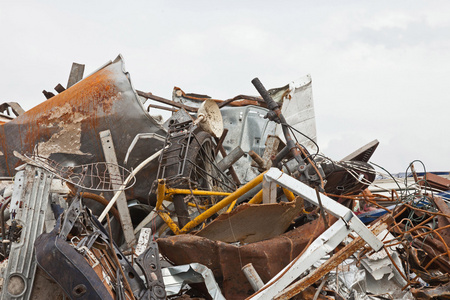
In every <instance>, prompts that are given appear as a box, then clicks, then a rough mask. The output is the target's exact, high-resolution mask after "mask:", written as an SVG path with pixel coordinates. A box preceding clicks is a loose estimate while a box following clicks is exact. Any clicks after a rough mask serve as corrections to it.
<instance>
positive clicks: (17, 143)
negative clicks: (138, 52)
mask: <svg viewBox="0 0 450 300" xmlns="http://www.w3.org/2000/svg"><path fill="white" fill-rule="evenodd" d="M107 129H108V130H110V131H111V135H112V137H113V141H114V145H115V147H116V149H115V151H116V156H117V159H118V162H119V164H121V163H122V162H123V160H124V158H125V155H126V152H127V149H128V146H129V145H130V143H131V141H132V140H133V138H134V137H135V136H136V135H137V134H138V133H146V132H147V133H158V134H160V135H163V136H165V130H164V129H163V128H162V127H161V126H160V125H159V124H158V123H157V122H156V121H155V120H154V119H153V118H152V117H150V116H149V115H148V114H147V112H146V111H145V110H144V108H143V106H142V104H141V103H140V100H139V99H138V97H137V95H136V94H135V91H134V90H133V88H132V86H131V83H130V81H129V78H128V74H127V73H124V72H123V62H122V60H121V59H118V60H116V61H115V62H114V63H112V64H110V65H108V66H107V67H105V68H103V69H101V70H99V71H97V72H96V73H94V74H93V75H91V76H89V77H87V78H85V79H84V80H82V81H80V82H78V83H77V84H76V85H74V86H72V87H71V88H69V89H67V90H65V91H64V92H62V93H60V94H58V95H56V96H54V97H52V98H50V99H48V100H46V101H44V102H42V103H41V104H39V105H37V106H36V107H34V108H32V109H30V110H29V111H27V112H25V113H23V114H21V115H20V116H18V117H17V118H15V119H14V120H12V121H10V122H8V123H6V124H2V125H0V176H13V175H14V173H15V170H14V168H15V167H17V166H18V165H19V164H20V161H19V159H17V158H16V157H14V155H13V151H17V152H19V153H21V154H27V153H28V154H31V153H33V152H34V153H37V154H38V155H40V156H44V157H48V158H50V159H52V160H55V161H56V162H58V163H60V164H62V165H81V164H86V163H95V162H103V161H105V159H104V155H103V149H102V146H101V140H100V137H99V132H101V131H104V130H107ZM161 147H162V143H161V142H155V141H153V140H150V141H146V144H145V142H143V144H138V145H137V147H135V150H133V152H132V153H131V155H130V160H129V162H128V164H127V165H126V166H125V165H124V167H125V168H127V169H130V168H132V167H135V166H136V165H137V164H138V163H139V162H141V161H142V160H144V159H145V158H147V157H148V156H150V155H151V154H153V153H154V152H156V151H157V150H159V149H160V148H161ZM156 163H157V162H155V165H150V166H149V168H150V169H153V170H152V171H151V172H150V171H148V170H147V171H145V170H144V171H143V176H147V177H148V179H147V180H141V181H142V183H141V186H136V187H135V188H134V189H133V190H130V191H129V192H128V196H129V197H130V198H140V199H145V200H146V199H147V196H148V191H149V189H150V185H151V181H152V178H153V177H155V176H156V175H152V174H153V173H156V168H157V166H156ZM146 172H148V174H146ZM138 182H139V181H138ZM149 182H150V183H149ZM138 185H139V184H138Z"/></svg>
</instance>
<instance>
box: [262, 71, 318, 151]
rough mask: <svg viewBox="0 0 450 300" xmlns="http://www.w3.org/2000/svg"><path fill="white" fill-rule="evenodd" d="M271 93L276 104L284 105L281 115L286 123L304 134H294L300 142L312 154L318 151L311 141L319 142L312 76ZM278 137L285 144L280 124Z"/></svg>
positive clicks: (270, 91)
mask: <svg viewBox="0 0 450 300" xmlns="http://www.w3.org/2000/svg"><path fill="white" fill-rule="evenodd" d="M269 93H270V94H271V95H272V97H273V100H274V101H275V102H281V103H282V107H281V113H282V114H283V116H284V117H285V118H286V122H287V123H288V124H289V125H291V126H292V127H294V128H295V129H297V130H299V131H300V132H301V133H303V134H304V135H302V134H300V133H298V132H295V131H294V133H293V134H294V136H295V138H296V139H297V140H298V142H299V143H300V144H301V145H303V146H305V147H306V148H307V149H308V150H309V151H311V152H315V151H317V148H316V146H315V145H314V143H313V142H312V141H311V140H313V141H314V142H317V132H316V116H315V112H314V101H313V94H312V79H311V75H309V74H308V75H306V76H303V77H302V78H300V79H298V80H295V81H292V82H290V83H289V84H287V85H286V86H284V87H281V88H278V89H271V90H269ZM276 135H277V136H279V137H281V139H282V140H283V141H284V142H285V140H284V135H283V132H282V128H281V125H279V124H277V127H276ZM305 135H306V136H308V137H309V138H310V139H311V140H310V139H308V138H307V137H305Z"/></svg>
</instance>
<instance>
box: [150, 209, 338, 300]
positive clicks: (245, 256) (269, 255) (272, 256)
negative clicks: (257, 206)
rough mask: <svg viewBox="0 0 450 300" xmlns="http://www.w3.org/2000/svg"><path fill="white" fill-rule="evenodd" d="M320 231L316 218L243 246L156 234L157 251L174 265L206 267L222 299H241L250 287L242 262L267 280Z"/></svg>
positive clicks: (321, 231)
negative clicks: (275, 235)
mask: <svg viewBox="0 0 450 300" xmlns="http://www.w3.org/2000/svg"><path fill="white" fill-rule="evenodd" d="M332 219H333V220H332V221H333V222H334V221H335V220H336V219H335V218H332ZM316 228H317V229H316ZM323 232H324V225H323V222H322V220H320V219H318V220H315V221H313V222H310V223H307V224H305V225H303V226H301V227H299V228H296V229H294V230H291V231H289V232H287V233H285V234H283V235H280V236H278V237H275V238H273V239H269V240H265V241H261V242H257V243H251V244H247V245H244V246H235V245H231V244H227V243H223V242H217V241H212V240H209V239H207V238H203V237H198V236H193V235H177V236H173V237H169V238H160V239H158V240H157V242H158V245H159V250H160V251H161V253H162V254H163V255H164V256H166V257H167V258H168V259H169V260H170V261H172V262H173V263H175V265H184V264H190V263H194V262H198V263H201V264H203V265H205V266H207V267H208V268H210V269H211V270H212V271H213V273H214V277H215V278H216V280H217V281H218V282H219V284H221V285H222V291H223V294H224V296H225V298H226V299H245V298H246V297H248V296H250V295H251V294H253V293H254V291H253V289H252V287H251V285H250V283H248V281H247V279H246V278H245V275H244V273H243V272H242V271H241V268H242V267H243V266H244V265H246V264H248V263H252V264H253V266H254V267H255V269H256V271H257V272H258V274H259V275H260V277H261V279H262V280H263V282H267V281H269V280H270V279H271V278H272V277H273V276H275V275H276V274H278V272H280V271H281V270H282V269H283V268H284V267H285V266H286V265H287V264H289V263H290V262H291V261H292V260H293V259H294V258H295V257H297V256H298V255H299V254H300V253H301V251H302V250H303V249H304V248H305V246H306V245H307V244H308V242H309V239H310V238H312V239H316V238H317V237H318V236H319V235H320V234H321V233H323Z"/></svg>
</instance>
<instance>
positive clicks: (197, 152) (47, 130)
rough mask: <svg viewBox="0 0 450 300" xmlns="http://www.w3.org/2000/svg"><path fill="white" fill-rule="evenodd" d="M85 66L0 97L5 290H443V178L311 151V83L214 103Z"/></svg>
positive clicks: (116, 69) (446, 235) (449, 250)
mask: <svg viewBox="0 0 450 300" xmlns="http://www.w3.org/2000/svg"><path fill="white" fill-rule="evenodd" d="M83 72H84V65H79V64H75V63H74V65H73V66H72V70H71V74H70V77H69V82H68V84H67V88H64V87H63V86H62V85H61V84H58V86H57V87H56V88H55V90H56V91H57V92H58V93H57V94H56V95H55V94H53V93H52V92H47V91H44V95H45V96H46V97H47V100H46V101H44V102H43V103H41V104H39V105H37V106H36V107H34V108H32V109H30V110H28V111H23V110H22V109H21V108H20V106H19V105H18V104H17V103H11V102H10V103H4V104H2V105H1V106H0V123H1V125H0V126H1V130H0V173H1V174H0V177H1V187H0V204H1V209H0V223H1V224H0V225H1V242H2V243H1V246H0V257H1V261H2V262H1V264H2V265H1V268H2V271H1V276H0V277H1V279H0V281H1V284H0V285H1V295H2V296H1V299H191V298H192V299H450V277H449V274H450V209H449V206H448V199H449V198H448V196H447V195H448V193H447V191H448V190H449V189H450V180H449V179H448V174H440V175H436V174H434V173H423V174H418V173H416V172H415V170H414V164H411V165H410V166H409V167H408V170H410V172H408V170H407V173H406V174H405V176H404V177H403V178H399V177H394V176H391V175H390V174H388V175H389V176H390V177H386V176H387V175H386V174H382V173H380V172H379V171H377V170H376V169H375V168H374V167H373V166H372V164H370V163H369V160H370V158H371V156H372V154H373V153H374V151H375V149H376V148H377V146H378V141H376V140H375V141H373V142H371V143H369V144H367V145H366V146H364V147H362V148H360V149H358V150H356V151H355V152H353V153H351V154H350V155H348V156H347V157H345V158H344V159H342V160H332V159H330V158H328V157H326V156H325V155H323V154H322V153H320V152H319V147H318V145H317V142H316V131H315V118H314V107H313V101H312V86H311V78H310V76H306V77H304V78H302V79H300V80H298V81H295V82H292V83H290V84H288V85H286V86H284V87H281V88H276V89H271V90H269V91H267V90H266V89H265V88H264V86H263V85H262V83H261V82H260V81H259V80H258V79H257V78H255V79H254V80H253V81H252V84H253V85H254V86H255V88H256V90H257V91H258V92H259V94H260V95H261V97H259V96H258V97H255V96H246V95H238V96H236V97H234V98H231V99H228V100H224V101H222V100H215V99H211V98H210V97H208V96H205V95H198V94H188V93H184V92H183V91H182V90H181V89H179V88H175V89H174V92H173V97H172V100H168V99H164V98H161V97H158V96H155V95H153V94H151V93H145V92H142V91H137V90H135V89H134V88H133V86H132V84H131V81H130V76H129V74H128V73H127V72H125V71H124V63H123V59H122V57H121V56H119V57H118V58H117V59H116V60H114V61H112V62H109V63H107V64H106V65H104V66H103V67H102V68H100V69H99V70H98V71H96V72H94V73H93V74H91V75H89V76H86V77H85V78H84V79H83ZM161 110H163V111H166V112H169V113H170V115H169V116H168V118H167V120H165V121H163V120H162V119H163V118H162V117H161V116H155V115H154V112H155V111H161ZM416 164H417V163H416ZM446 175H447V177H446ZM383 176H384V177H383ZM386 178H387V179H386ZM392 184H394V185H395V186H392Z"/></svg>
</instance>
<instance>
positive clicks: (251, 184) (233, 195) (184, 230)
mask: <svg viewBox="0 0 450 300" xmlns="http://www.w3.org/2000/svg"><path fill="white" fill-rule="evenodd" d="M264 174H265V173H262V174H260V175H259V176H257V177H256V178H254V179H253V180H251V181H249V182H248V183H247V184H245V185H244V186H242V187H240V188H239V189H237V190H236V191H234V192H233V193H231V194H229V195H228V196H226V197H225V198H223V199H222V200H220V201H219V202H217V203H216V204H214V205H213V206H212V207H210V208H209V209H207V210H206V211H204V212H203V213H201V214H200V215H199V216H197V217H196V218H195V219H193V220H191V221H190V222H188V223H187V224H186V225H185V226H184V227H183V228H181V229H180V228H179V227H178V226H177V224H175V222H174V221H173V220H172V218H171V217H170V215H169V214H168V213H167V212H165V211H163V210H161V209H160V210H157V213H158V214H159V216H160V217H161V218H162V219H163V220H164V222H165V223H166V224H167V225H168V226H169V228H170V229H171V230H172V232H173V233H175V234H183V233H188V232H189V231H191V230H192V229H193V228H195V227H196V226H198V225H200V224H201V223H202V222H204V221H205V220H206V219H208V218H210V217H211V216H213V215H214V214H216V213H218V212H219V211H220V210H221V209H223V208H225V207H226V206H228V205H230V204H231V203H233V202H234V201H235V200H237V199H238V198H239V197H241V196H242V195H244V194H245V193H247V192H248V191H250V190H251V189H253V188H254V187H256V186H257V185H258V184H260V183H261V182H262V180H263V176H264ZM158 188H159V185H158ZM192 192H194V191H192ZM198 192H201V191H198ZM190 193H191V192H190V190H189V194H190ZM207 193H217V192H207ZM164 194H165V193H164V190H163V189H162V188H161V189H159V190H158V194H157V195H158V196H157V197H158V202H157V207H161V204H162V201H163V200H164ZM210 195H213V194H210ZM158 204H159V205H158Z"/></svg>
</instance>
